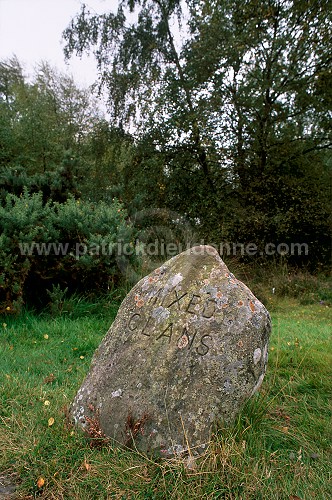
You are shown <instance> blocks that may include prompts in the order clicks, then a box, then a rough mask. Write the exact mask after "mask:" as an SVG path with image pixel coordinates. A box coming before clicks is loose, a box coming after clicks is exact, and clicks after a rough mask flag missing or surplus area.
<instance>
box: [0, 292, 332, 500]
mask: <svg viewBox="0 0 332 500" xmlns="http://www.w3.org/2000/svg"><path fill="white" fill-rule="evenodd" d="M117 307H118V304H117V303H115V304H113V305H112V304H105V303H104V304H101V305H100V308H99V309H98V308H95V309H94V311H87V314H84V313H82V314H81V315H80V316H79V317H74V316H66V315H62V316H58V317H54V318H52V317H50V316H35V315H33V314H31V313H25V314H23V315H21V316H20V317H18V318H14V317H6V318H4V319H3V320H1V323H0V354H1V357H0V377H1V378H0V380H1V399H0V475H1V473H3V474H6V476H7V477H11V479H12V481H13V482H15V483H17V484H18V491H17V497H16V498H25V499H28V498H29V499H30V498H40V499H57V500H61V499H68V500H70V499H82V500H87V499H97V500H98V499H123V500H125V499H127V500H128V499H155V500H157V499H158V500H159V499H160V500H161V499H167V500H169V499H185V500H186V499H243V500H251V499H252V500H259V499H262V500H263V499H292V500H296V499H299V498H300V499H302V500H309V499H321V500H323V499H330V498H332V485H331V482H330V481H331V463H332V453H331V437H332V436H331V388H332V370H331V366H332V354H331V351H332V347H331V332H332V314H331V313H332V308H331V307H329V306H327V305H324V304H319V303H316V304H311V305H300V304H299V303H298V302H297V301H296V300H295V299H283V300H278V302H277V303H275V304H274V305H273V308H272V309H273V311H272V319H273V332H272V337H271V343H270V357H269V367H268V372H267V375H266V378H265V380H264V383H263V386H262V389H261V391H260V393H259V394H258V395H257V396H256V397H255V398H254V399H252V400H251V401H250V402H249V404H248V405H247V406H246V407H245V408H244V410H243V412H242V414H241V415H240V417H239V419H238V421H237V422H236V423H235V424H234V426H233V427H232V428H230V429H220V430H219V431H218V432H217V433H216V435H214V436H213V437H212V439H211V443H210V446H209V448H208V450H207V451H206V453H205V454H204V456H202V457H201V458H200V459H198V460H197V461H196V462H195V463H191V465H190V467H188V466H186V464H185V463H183V462H181V461H180V460H178V459H177V460H176V459H174V460H169V461H162V460H160V461H154V460H151V459H149V458H147V457H144V456H142V455H140V454H139V453H138V452H136V451H130V450H125V449H120V448H116V447H112V446H111V445H110V444H109V443H105V444H104V446H101V447H95V446H93V444H94V441H93V440H91V439H89V438H88V437H87V436H84V435H82V434H81V433H80V432H78V431H77V430H76V429H74V428H72V427H71V426H70V425H68V422H67V420H66V408H68V405H69V404H70V402H71V400H72V399H73V397H74V395H75V392H76V391H77V389H78V387H79V386H80V383H81V381H82V379H83V377H84V376H85V374H86V372H87V370H88V368H89V365H90V360H91V356H92V354H93V352H94V350H95V348H96V347H97V346H98V345H99V343H100V340H101V339H102V337H103V336H104V334H105V333H106V331H107V329H108V328H109V325H110V323H111V322H112V320H113V318H114V317H115V314H116V311H117Z"/></svg>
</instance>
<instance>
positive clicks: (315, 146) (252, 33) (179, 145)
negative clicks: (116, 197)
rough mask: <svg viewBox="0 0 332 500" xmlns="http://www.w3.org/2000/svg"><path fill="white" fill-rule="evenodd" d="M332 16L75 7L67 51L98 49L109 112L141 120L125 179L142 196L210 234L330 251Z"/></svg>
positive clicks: (325, 12)
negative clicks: (104, 10)
mask: <svg viewBox="0 0 332 500" xmlns="http://www.w3.org/2000/svg"><path fill="white" fill-rule="evenodd" d="M331 25H332V21H331V13H330V9H329V5H328V2H327V1H324V0H323V1H320V2H316V1H309V2H300V1H295V0H292V1H287V0H264V1H263V2H261V1H260V2H258V1H257V0H246V1H245V2H243V1H241V2H240V1H237V0H236V1H233V0H232V1H228V0H212V1H210V0H209V1H207V0H206V1H205V0H200V1H197V0H187V1H186V2H180V1H177V0H144V1H137V2H136V1H135V0H130V1H126V0H122V1H119V5H118V10H117V12H115V13H113V12H107V13H104V14H102V15H96V14H91V13H90V12H89V11H88V9H87V7H85V6H83V7H82V10H81V13H80V14H78V15H77V17H76V18H75V19H73V20H72V22H71V24H70V26H69V27H68V28H67V29H66V31H65V32H64V38H65V40H66V42H67V45H66V48H65V52H66V55H67V57H70V55H71V54H72V53H74V52H75V53H77V54H83V53H84V52H85V51H88V50H92V51H93V52H94V54H95V56H96V59H97V62H98V68H99V84H100V88H102V87H103V88H106V90H107V91H108V95H109V99H108V104H109V109H110V111H111V116H112V120H113V123H114V124H118V125H121V126H124V127H126V126H128V127H130V126H131V127H132V126H133V124H135V126H136V128H135V131H136V134H137V137H138V140H139V141H140V146H139V148H138V152H137V154H136V156H135V158H134V162H133V168H132V169H131V172H130V177H129V178H128V177H127V179H126V183H127V185H128V183H129V184H133V185H135V186H136V189H137V190H138V191H140V193H141V194H142V196H141V201H142V206H143V207H144V206H146V205H148V206H151V205H152V206H153V205H155V206H168V207H169V208H170V209H173V210H176V211H178V212H179V213H182V214H185V215H186V216H188V217H189V218H190V220H191V221H192V222H193V223H196V224H197V228H198V230H199V231H200V233H201V234H202V235H203V236H205V237H209V238H212V239H215V240H219V241H220V240H221V239H225V238H226V239H228V240H233V241H234V240H238V241H239V240H240V241H260V242H268V241H279V242H280V241H284V242H289V241H293V240H294V239H295V240H297V241H298V240H299V241H306V242H308V244H310V245H312V248H313V247H314V248H315V252H318V253H316V256H317V255H318V254H319V255H320V258H323V256H325V258H326V256H327V252H328V247H329V240H330V236H329V232H330V224H331V222H329V217H330V215H329V214H330V210H329V189H328V184H329V178H330V175H331V157H330V150H331V147H332V140H331V88H332V85H331V83H332V79H331V40H330V32H331ZM181 27H182V28H183V29H182V31H181ZM181 34H182V35H183V36H182V38H181ZM126 201H128V202H130V201H131V200H126ZM318 248H319V249H318Z"/></svg>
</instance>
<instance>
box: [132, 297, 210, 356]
mask: <svg viewBox="0 0 332 500" xmlns="http://www.w3.org/2000/svg"><path fill="white" fill-rule="evenodd" d="M161 291H162V288H161V289H160V290H157V292H156V293H155V295H154V296H153V297H151V298H149V299H148V300H147V301H146V302H145V301H144V298H141V297H140V296H135V312H132V314H130V316H129V319H128V321H127V329H128V330H129V331H130V332H131V333H135V334H139V335H144V336H146V337H149V340H150V341H166V342H168V343H169V344H170V343H171V342H175V344H176V345H177V347H178V348H179V349H188V350H191V349H194V350H195V351H196V353H197V354H198V355H199V356H205V354H207V353H208V352H209V349H210V341H211V339H212V337H211V335H204V334H202V333H199V332H198V331H197V328H195V327H194V326H193V325H190V321H188V322H187V324H186V326H184V327H183V326H181V325H179V324H178V321H177V319H178V318H179V317H182V318H183V315H186V316H188V319H190V318H192V317H193V316H195V317H198V316H200V317H201V318H204V319H210V318H212V317H213V315H214V313H215V311H216V300H215V299H214V298H212V297H210V296H209V294H205V295H206V297H203V296H202V294H201V293H200V292H198V291H197V292H194V293H188V292H183V291H182V290H177V289H176V288H175V289H173V290H172V291H171V292H170V293H169V294H167V296H166V297H164V298H163V297H161ZM145 305H148V306H150V307H149V310H150V312H149V313H148V315H146V313H145V311H144V306H145ZM151 305H153V306H154V309H152V310H151Z"/></svg>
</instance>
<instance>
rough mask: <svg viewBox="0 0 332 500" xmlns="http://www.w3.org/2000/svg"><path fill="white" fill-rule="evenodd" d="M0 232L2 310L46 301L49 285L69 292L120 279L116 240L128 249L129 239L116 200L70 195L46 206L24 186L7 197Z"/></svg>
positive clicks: (130, 233)
mask: <svg viewBox="0 0 332 500" xmlns="http://www.w3.org/2000/svg"><path fill="white" fill-rule="evenodd" d="M0 230H1V233H2V234H1V238H0V245H1V246H0V260H1V282H0V303H1V310H2V311H3V312H4V311H8V312H15V311H17V310H18V309H19V308H20V306H21V305H22V303H23V302H24V301H27V302H30V303H32V304H34V305H36V306H40V305H45V298H47V294H46V290H47V289H49V290H52V286H55V287H56V288H55V289H53V295H54V292H55V291H56V290H58V291H59V293H60V290H61V289H65V288H67V287H68V289H69V291H70V292H73V291H81V292H82V291H86V290H89V292H90V293H97V292H102V291H105V290H107V289H108V288H109V287H110V286H112V285H113V283H118V282H119V281H120V280H121V278H122V275H121V266H120V264H121V258H122V259H123V258H124V257H123V256H121V255H119V253H120V254H121V248H120V251H118V242H123V244H127V245H129V246H130V245H131V246H132V247H133V238H134V233H133V228H132V226H131V225H130V224H128V223H127V222H126V212H125V211H124V209H123V207H122V205H121V204H120V203H119V202H117V201H116V200H115V201H114V202H113V203H112V204H110V205H107V204H105V203H103V202H100V203H97V204H92V203H89V202H84V201H82V200H75V199H74V198H69V199H68V200H67V201H66V202H64V203H58V202H51V201H48V202H46V204H45V203H44V202H43V199H42V193H33V194H30V193H29V192H28V191H27V190H25V191H24V193H23V194H22V195H21V196H20V197H17V196H15V195H7V198H6V202H5V205H4V206H3V207H0ZM132 258H133V257H131V256H128V257H127V258H126V259H127V260H130V259H132ZM51 293H52V292H51ZM61 293H62V292H61ZM58 298H59V297H58ZM54 302H55V303H57V302H58V303H59V300H58V301H56V300H55V301H54ZM60 302H61V301H60Z"/></svg>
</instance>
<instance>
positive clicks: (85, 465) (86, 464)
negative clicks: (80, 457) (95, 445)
mask: <svg viewBox="0 0 332 500" xmlns="http://www.w3.org/2000/svg"><path fill="white" fill-rule="evenodd" d="M83 467H84V469H85V470H86V471H88V470H90V469H91V465H90V464H88V462H87V461H86V458H85V459H84V462H83Z"/></svg>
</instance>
